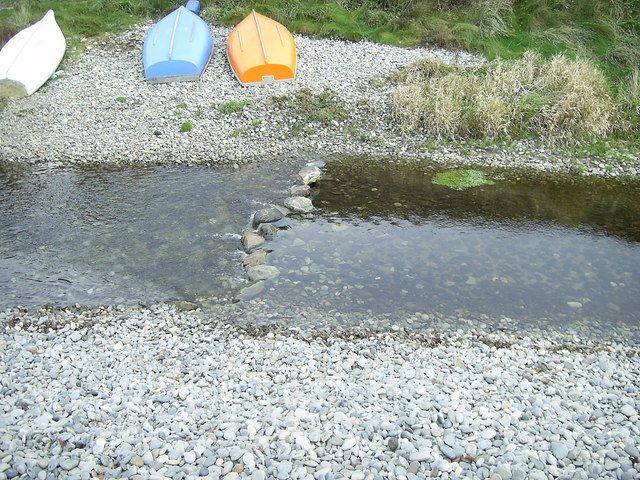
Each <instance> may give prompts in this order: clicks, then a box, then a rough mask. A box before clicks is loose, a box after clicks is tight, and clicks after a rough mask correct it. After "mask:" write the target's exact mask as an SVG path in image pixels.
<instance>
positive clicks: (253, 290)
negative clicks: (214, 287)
mask: <svg viewBox="0 0 640 480" xmlns="http://www.w3.org/2000/svg"><path fill="white" fill-rule="evenodd" d="M263 291H264V281H260V282H255V283H252V284H251V285H248V286H246V287H244V288H242V289H241V290H240V292H239V293H238V295H237V296H236V300H238V301H240V302H246V301H248V300H251V299H252V298H255V297H257V296H258V295H260V294H261V293H262V292H263Z"/></svg>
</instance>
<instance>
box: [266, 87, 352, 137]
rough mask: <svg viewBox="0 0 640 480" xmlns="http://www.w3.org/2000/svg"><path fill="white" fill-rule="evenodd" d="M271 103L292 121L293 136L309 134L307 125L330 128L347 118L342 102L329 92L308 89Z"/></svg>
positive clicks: (276, 99) (272, 99)
mask: <svg viewBox="0 0 640 480" xmlns="http://www.w3.org/2000/svg"><path fill="white" fill-rule="evenodd" d="M271 103H272V105H274V106H275V107H276V108H278V109H279V110H284V111H286V112H288V114H289V118H291V119H292V121H293V132H294V134H299V133H309V132H310V131H311V130H310V129H309V124H311V123H318V124H321V125H324V126H332V125H335V124H336V123H340V122H342V121H344V120H346V119H347V117H348V116H349V114H348V112H347V110H346V109H345V107H344V102H342V100H340V98H339V97H338V96H337V95H336V93H335V92H333V91H331V90H325V91H323V92H320V93H313V92H312V91H311V90H310V89H308V88H303V89H301V90H298V91H297V92H296V93H294V94H292V95H282V96H275V97H272V98H271Z"/></svg>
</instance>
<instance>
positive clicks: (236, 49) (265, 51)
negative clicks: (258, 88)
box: [227, 10, 296, 85]
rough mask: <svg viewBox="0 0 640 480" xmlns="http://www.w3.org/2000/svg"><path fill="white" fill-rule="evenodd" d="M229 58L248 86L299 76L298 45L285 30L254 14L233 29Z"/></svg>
mask: <svg viewBox="0 0 640 480" xmlns="http://www.w3.org/2000/svg"><path fill="white" fill-rule="evenodd" d="M227 57H228V58H229V65H231V69H232V70H233V73H235V75H236V78H237V79H238V80H239V81H240V83H242V84H244V85H249V84H256V83H270V82H274V81H278V80H291V79H293V78H295V76H296V43H295V41H294V40H293V36H292V35H291V33H290V32H289V30H287V29H286V28H285V27H283V26H282V25H280V24H279V23H278V22H276V21H275V20H272V19H270V18H268V17H265V16H264V15H260V14H259V13H256V11H255V10H254V11H253V12H252V13H250V14H249V15H247V17H246V18H245V19H244V20H242V21H241V22H240V23H239V24H238V25H236V28H234V29H233V31H232V32H231V34H230V35H229V40H228V41H227Z"/></svg>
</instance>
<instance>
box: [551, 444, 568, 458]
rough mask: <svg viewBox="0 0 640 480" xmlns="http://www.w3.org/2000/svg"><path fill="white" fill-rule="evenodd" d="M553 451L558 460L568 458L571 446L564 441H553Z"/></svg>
mask: <svg viewBox="0 0 640 480" xmlns="http://www.w3.org/2000/svg"><path fill="white" fill-rule="evenodd" d="M551 451H552V452H553V456H554V457H556V458H557V459H558V460H562V459H564V458H567V455H569V447H567V445H566V444H564V443H562V442H553V443H552V444H551Z"/></svg>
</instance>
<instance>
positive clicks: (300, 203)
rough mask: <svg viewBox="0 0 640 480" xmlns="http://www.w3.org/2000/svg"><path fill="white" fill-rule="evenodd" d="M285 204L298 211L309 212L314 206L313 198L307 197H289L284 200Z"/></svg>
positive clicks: (293, 210)
mask: <svg viewBox="0 0 640 480" xmlns="http://www.w3.org/2000/svg"><path fill="white" fill-rule="evenodd" d="M284 206H285V207H287V208H288V209H289V210H291V211H292V212H297V213H308V212H311V211H312V210H313V208H314V207H313V203H312V202H311V200H310V199H308V198H306V197H288V198H286V199H285V201H284Z"/></svg>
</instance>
